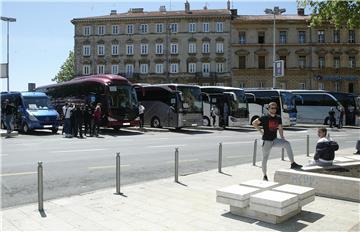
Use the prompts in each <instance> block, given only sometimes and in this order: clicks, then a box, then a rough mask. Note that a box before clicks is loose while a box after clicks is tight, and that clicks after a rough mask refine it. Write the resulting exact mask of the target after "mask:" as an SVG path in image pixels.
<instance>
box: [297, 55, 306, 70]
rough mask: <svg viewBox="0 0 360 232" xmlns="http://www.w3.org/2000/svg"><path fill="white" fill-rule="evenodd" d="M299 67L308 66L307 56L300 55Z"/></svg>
mask: <svg viewBox="0 0 360 232" xmlns="http://www.w3.org/2000/svg"><path fill="white" fill-rule="evenodd" d="M298 63H299V68H305V67H306V56H299V58H298Z"/></svg>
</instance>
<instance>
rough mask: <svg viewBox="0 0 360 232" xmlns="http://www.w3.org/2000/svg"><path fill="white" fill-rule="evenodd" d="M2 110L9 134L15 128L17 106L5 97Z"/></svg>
mask: <svg viewBox="0 0 360 232" xmlns="http://www.w3.org/2000/svg"><path fill="white" fill-rule="evenodd" d="M1 111H2V112H3V115H4V116H5V126H6V134H7V136H9V135H10V134H11V131H13V130H14V124H13V120H14V114H15V111H16V107H15V106H14V105H13V104H11V103H10V102H9V99H5V101H4V105H3V106H2V109H1Z"/></svg>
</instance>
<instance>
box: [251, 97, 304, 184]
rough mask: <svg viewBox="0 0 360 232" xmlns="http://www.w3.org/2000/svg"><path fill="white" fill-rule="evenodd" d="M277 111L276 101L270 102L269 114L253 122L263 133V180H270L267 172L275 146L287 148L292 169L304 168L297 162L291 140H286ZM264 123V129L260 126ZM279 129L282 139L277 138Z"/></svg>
mask: <svg viewBox="0 0 360 232" xmlns="http://www.w3.org/2000/svg"><path fill="white" fill-rule="evenodd" d="M276 111H277V104H276V102H270V103H269V114H268V115H264V116H262V117H260V118H258V119H256V120H254V122H253V123H252V125H253V126H254V127H255V129H257V130H258V131H260V133H261V135H262V140H263V145H262V151H263V160H262V171H263V174H264V177H263V180H266V181H267V180H268V177H267V175H266V172H267V161H268V159H269V155H270V151H271V149H272V148H273V147H282V148H285V149H286V153H287V155H288V157H289V160H290V162H291V167H290V168H292V169H300V168H302V166H301V165H299V164H297V163H295V161H294V154H293V151H292V149H291V145H290V143H289V141H287V140H285V137H284V130H283V127H282V121H281V118H280V116H279V115H277V114H276ZM260 125H262V127H263V129H261V128H260ZM278 130H279V134H280V137H281V138H280V139H278V138H277V131H278Z"/></svg>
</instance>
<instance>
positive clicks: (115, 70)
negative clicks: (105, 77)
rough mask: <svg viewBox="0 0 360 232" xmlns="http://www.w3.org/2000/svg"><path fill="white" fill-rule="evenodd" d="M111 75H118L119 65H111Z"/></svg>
mask: <svg viewBox="0 0 360 232" xmlns="http://www.w3.org/2000/svg"><path fill="white" fill-rule="evenodd" d="M111 74H115V75H116V74H119V65H117V64H113V65H111Z"/></svg>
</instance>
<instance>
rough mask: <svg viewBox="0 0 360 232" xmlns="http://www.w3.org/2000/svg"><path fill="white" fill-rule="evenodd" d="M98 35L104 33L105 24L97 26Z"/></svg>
mask: <svg viewBox="0 0 360 232" xmlns="http://www.w3.org/2000/svg"><path fill="white" fill-rule="evenodd" d="M97 32H98V33H97V34H98V35H105V26H98V31H97Z"/></svg>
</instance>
